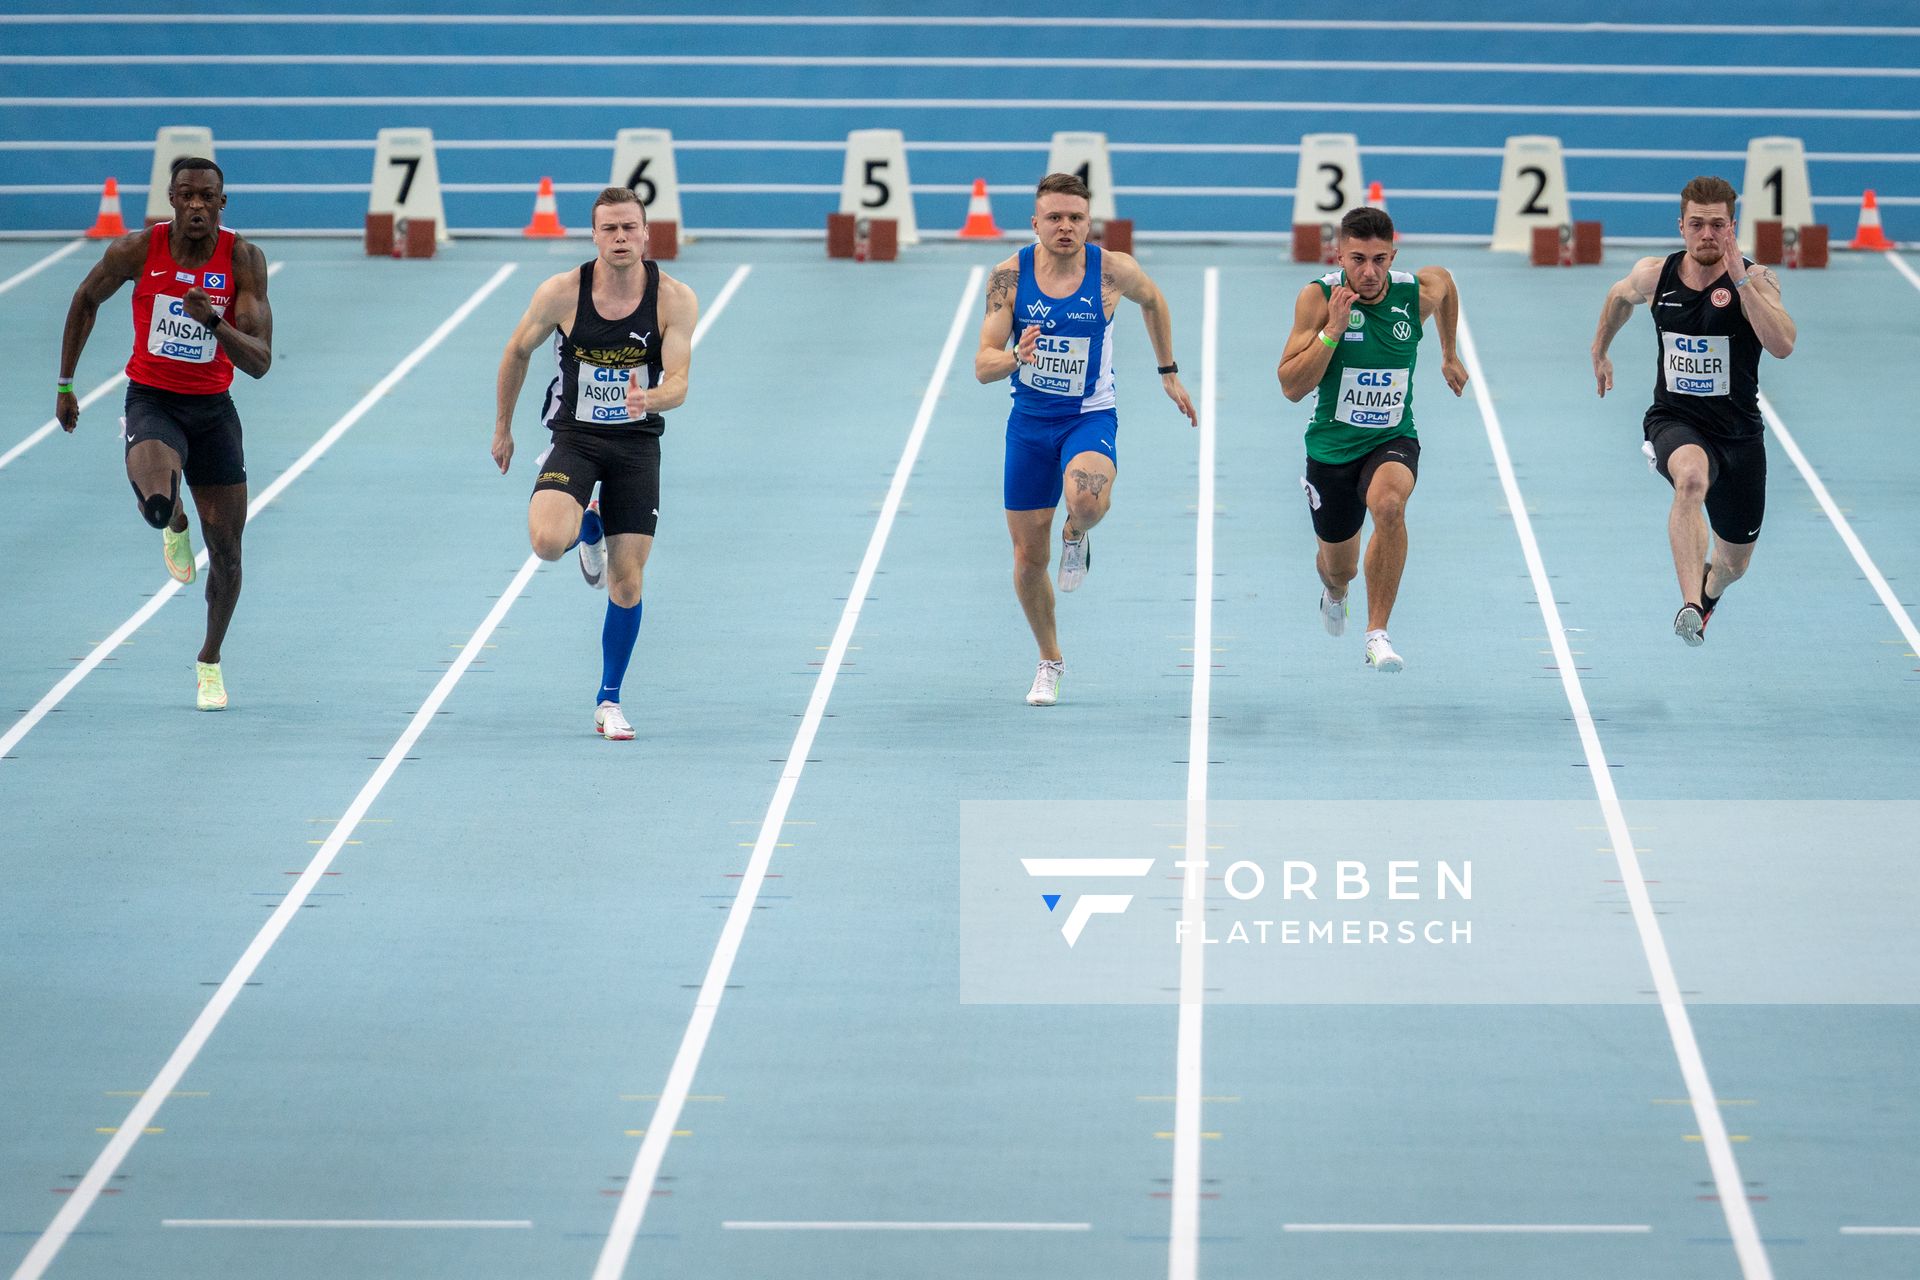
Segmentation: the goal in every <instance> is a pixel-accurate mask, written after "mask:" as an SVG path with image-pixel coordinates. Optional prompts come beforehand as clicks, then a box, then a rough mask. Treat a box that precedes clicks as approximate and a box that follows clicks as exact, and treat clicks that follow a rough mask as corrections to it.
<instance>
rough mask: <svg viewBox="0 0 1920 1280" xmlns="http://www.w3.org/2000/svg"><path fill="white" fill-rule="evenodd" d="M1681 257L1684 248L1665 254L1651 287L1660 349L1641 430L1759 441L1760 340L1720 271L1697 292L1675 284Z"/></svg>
mask: <svg viewBox="0 0 1920 1280" xmlns="http://www.w3.org/2000/svg"><path fill="white" fill-rule="evenodd" d="M1685 256H1686V251H1685V250H1682V251H1680V252H1679V253H1676V254H1672V255H1671V256H1669V257H1668V258H1667V260H1666V262H1665V264H1664V265H1662V266H1661V268H1660V283H1659V284H1658V285H1656V286H1654V291H1653V307H1652V310H1653V324H1654V328H1655V330H1656V331H1657V332H1658V335H1659V339H1660V345H1659V350H1658V352H1657V359H1656V361H1655V368H1656V372H1655V375H1654V382H1653V407H1652V408H1650V409H1648V410H1647V416H1646V421H1645V426H1646V428H1647V429H1648V430H1652V428H1653V426H1654V424H1655V423H1657V422H1674V421H1679V422H1684V423H1686V424H1688V425H1689V426H1693V427H1697V428H1699V429H1700V430H1701V431H1703V432H1706V433H1707V434H1709V435H1716V436H1727V437H1743V436H1757V435H1759V434H1760V433H1761V432H1762V431H1763V430H1765V428H1766V423H1765V421H1764V420H1763V419H1762V418H1761V416H1760V351H1761V346H1760V337H1759V335H1758V334H1756V333H1755V332H1754V331H1753V325H1752V324H1751V323H1749V322H1748V320H1747V313H1746V312H1745V311H1743V310H1741V309H1740V299H1739V298H1738V297H1737V296H1735V294H1734V289H1733V281H1732V280H1731V279H1729V278H1728V276H1727V273H1726V272H1724V271H1723V272H1721V273H1720V275H1719V276H1718V277H1716V278H1715V279H1714V281H1713V282H1712V283H1711V284H1709V285H1708V286H1707V287H1706V288H1705V289H1703V290H1693V289H1689V288H1688V287H1687V286H1686V285H1685V284H1683V283H1681V280H1680V260H1681V259H1682V258H1684V257H1685Z"/></svg>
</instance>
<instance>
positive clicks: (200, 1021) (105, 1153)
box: [13, 556, 540, 1280]
mask: <svg viewBox="0 0 1920 1280" xmlns="http://www.w3.org/2000/svg"><path fill="white" fill-rule="evenodd" d="M539 567H540V561H539V560H538V559H537V558H535V557H533V556H529V557H527V562H526V563H525V564H524V565H522V566H520V571H519V572H518V573H516V574H515V575H514V577H513V581H512V582H511V583H510V584H509V585H508V587H507V589H506V591H505V592H503V593H502V594H501V596H500V598H499V599H498V600H497V601H495V602H494V606H493V608H492V609H491V610H490V611H488V613H487V617H486V620H485V621H484V622H482V623H481V624H480V629H479V630H477V631H475V632H474V633H473V635H472V636H471V637H469V638H468V640H467V643H466V644H465V645H463V646H462V647H461V649H460V656H459V657H457V658H455V659H454V661H453V665H452V666H450V667H448V668H447V670H446V673H445V674H444V675H442V676H441V677H440V682H439V683H438V684H436V685H435V686H434V687H433V692H432V693H430V694H428V695H427V700H426V701H425V702H424V703H422V704H421V706H420V709H419V710H418V711H416V712H415V713H414V715H413V719H411V720H409V721H408V722H407V727H406V729H405V730H404V731H403V732H402V733H401V735H400V737H399V739H398V740H397V741H396V742H395V743H394V744H393V746H392V747H391V748H389V749H388V751H387V754H386V756H385V757H384V758H383V759H382V760H381V761H380V764H379V766H378V767H377V768H375V769H374V771H373V776H372V777H370V778H368V779H367V782H366V785H364V786H362V787H361V788H360V794H359V795H357V796H355V797H354V798H353V803H352V804H350V805H348V806H347V811H346V814H345V816H343V817H342V818H341V819H340V821H339V822H338V823H336V824H335V825H334V828H333V831H332V832H331V833H330V834H329V835H328V836H327V840H326V843H325V844H323V845H321V846H320V849H319V851H318V852H317V853H315V854H314V855H313V860H312V861H310V862H309V863H307V867H306V870H304V871H302V872H301V873H300V878H299V879H297V880H295V881H294V883H293V886H292V888H290V889H289V890H288V891H287V896H286V897H285V898H283V899H281V901H280V905H279V906H278V907H276V908H274V912H273V914H272V915H271V916H269V917H268V918H267V922H266V924H264V925H262V926H261V928H260V932H259V933H257V934H255V935H254V938H253V941H252V942H251V943H249V944H248V945H247V949H246V950H245V951H244V952H242V953H241V955H240V959H239V960H238V961H236V962H235V963H234V966H233V968H232V970H231V971H229V972H228V974H227V976H226V978H225V979H224V980H223V981H222V982H221V983H220V986H219V988H218V989H217V990H215V991H214V993H213V996H212V998H211V999H209V1000H208V1001H207V1004H206V1007H205V1008H204V1009H202V1010H201V1011H200V1016H199V1017H197V1018H195V1019H194V1021H193V1025H192V1026H191V1027H189V1028H188V1029H187V1034H186V1035H185V1036H184V1037H183V1038H182V1039H181V1041H180V1043H179V1044H178V1045H177V1046H175V1048H174V1050H173V1053H172V1054H171V1055H169V1056H168V1058H167V1061H166V1065H164V1066H162V1067H161V1068H160V1074H159V1075H157V1076H155V1077H154V1078H153V1083H152V1084H150V1085H148V1086H147V1088H146V1092H144V1093H142V1094H141V1095H140V1099H139V1101H137V1102H135V1103H134V1104H133V1109H132V1110H131V1111H129V1112H128V1113H127V1118H126V1119H125V1120H123V1121H122V1122H121V1123H120V1126H119V1128H118V1129H116V1130H115V1131H114V1134H113V1137H111V1138H110V1139H108V1140H107V1145H106V1148H105V1149H104V1150H102V1151H101V1153H100V1154H99V1156H97V1157H96V1158H95V1159H94V1162H93V1164H92V1166H91V1167H90V1168H88V1170H87V1172H86V1174H85V1176H83V1177H82V1178H81V1179H80V1183H79V1185H78V1186H76V1187H74V1189H73V1194H72V1195H70V1196H68V1197H67V1202H66V1203H65V1204H63V1205H61V1206H60V1212H59V1213H57V1214H55V1215H54V1219H53V1222H52V1223H51V1224H49V1225H48V1227H47V1229H46V1230H45V1231H44V1232H42V1233H41V1234H40V1238H39V1239H38V1240H36V1241H34V1245H33V1248H32V1249H30V1250H29V1251H28V1252H27V1256H26V1258H25V1260H24V1261H22V1262H21V1263H20V1266H19V1268H18V1269H17V1270H16V1271H15V1272H14V1273H13V1280H39V1277H41V1276H43V1275H45V1274H46V1270H47V1268H48V1267H49V1266H51V1265H52V1264H53V1260H54V1258H55V1257H56V1256H58V1254H59V1252H60V1249H61V1247H62V1246H63V1245H65V1244H66V1242H67V1238H68V1237H69V1236H71V1235H72V1234H73V1232H74V1229H75V1228H76V1227H78V1226H79V1225H80V1222H81V1220H82V1219H83V1218H85V1217H86V1215H87V1211H88V1210H89V1209H91V1208H92V1207H93V1204H94V1201H95V1200H97V1199H99V1197H100V1192H101V1191H102V1189H104V1188H105V1187H106V1185H107V1183H108V1181H110V1180H111V1179H112V1178H113V1176H114V1174H115V1173H116V1172H118V1171H119V1168H120V1165H121V1163H122V1162H123V1161H125V1160H126V1158H127V1154H128V1153H129V1152H130V1151H132V1150H133V1144H134V1143H135V1142H137V1141H138V1140H139V1138H140V1134H141V1132H142V1131H143V1130H145V1128H146V1127H147V1126H148V1125H150V1124H152V1123H153V1118H154V1116H155V1114H156V1113H158V1112H159V1110H160V1106H161V1104H162V1103H163V1102H165V1101H166V1099H167V1095H168V1094H170V1093H172V1092H173V1091H174V1090H175V1089H176V1088H178V1087H179V1084H180V1080H181V1077H183V1076H185V1075H186V1073H187V1069H188V1068H189V1067H191V1066H192V1065H193V1060H194V1059H195V1058H197V1057H198V1056H199V1055H200V1050H201V1049H203V1048H205V1047H206V1043H207V1041H208V1040H209V1039H210V1038H211V1037H212V1036H213V1033H214V1031H215V1030H216V1029H217V1028H218V1027H219V1025H220V1020H221V1019H222V1018H224V1017H226V1015H227V1010H228V1009H230V1008H231V1007H232V1006H233V1002H234V1000H235V999H236V998H237V997H238V996H239V994H240V992H241V991H242V990H244V989H245V987H246V984H247V983H248V982H249V981H251V980H252V978H253V975H254V973H255V971H256V970H258V969H259V967H260V964H261V962H262V961H263V960H265V959H266V957H267V952H268V951H269V950H271V949H272V947H273V944H274V943H276V942H278V941H279V940H280V935H281V934H283V933H285V932H286V929H287V926H288V925H290V924H292V923H293V920H294V918H295V917H296V916H298V915H299V914H300V908H301V907H302V906H303V905H304V904H305V903H306V900H307V897H308V895H309V894H311V893H312V892H313V890H314V887H315V886H316V885H318V884H319V883H320V879H321V877H322V876H324V875H325V874H326V871H327V868H328V867H329V866H331V865H332V864H333V860H334V857H335V856H336V855H337V854H338V853H339V852H340V850H341V849H343V848H344V847H346V843H347V840H348V838H349V837H350V836H352V835H353V833H354V831H355V830H356V829H357V828H358V827H359V825H360V820H361V819H362V818H364V817H366V815H367V810H368V809H370V808H372V807H373V802H374V800H375V799H376V798H377V797H378V796H379V795H380V793H381V791H383V790H384V789H385V788H386V785H387V783H388V781H389V780H390V779H391V778H392V777H393V775H394V773H395V771H397V770H398V769H399V767H400V762H401V760H402V759H404V758H405V756H406V754H407V753H408V752H409V751H410V750H412V749H413V746H414V744H415V743H416V742H418V741H419V739H420V735H421V734H422V733H424V732H426V729H427V726H428V725H430V724H432V723H433V718H434V715H435V713H436V712H438V711H439V709H440V704H441V703H443V702H445V701H446V700H447V695H448V694H450V693H452V692H453V686H454V685H455V684H457V683H459V680H460V677H461V676H463V675H465V674H466V673H467V668H468V667H470V666H472V665H473V660H474V659H475V658H477V657H478V656H479V655H480V653H481V650H482V649H483V648H484V647H485V646H486V642H487V641H488V639H490V638H491V637H492V635H493V632H494V628H496V627H498V626H499V625H500V621H501V619H503V618H505V617H506V615H507V610H508V609H509V608H511V607H512V605H513V602H514V601H515V600H516V599H517V598H519V595H520V593H521V592H522V591H524V590H526V586H527V583H528V582H529V581H531V580H532V578H533V573H534V570H535V569H537V568H539Z"/></svg>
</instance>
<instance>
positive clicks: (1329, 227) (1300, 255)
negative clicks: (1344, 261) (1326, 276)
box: [1293, 222, 1340, 262]
mask: <svg viewBox="0 0 1920 1280" xmlns="http://www.w3.org/2000/svg"><path fill="white" fill-rule="evenodd" d="M1339 232H1340V229H1339V228H1338V227H1336V226H1335V225H1334V224H1333V223H1331V222H1296V223H1294V224H1293V260H1294V261H1295V262H1338V261H1339V260H1340V254H1339V248H1338V246H1339Z"/></svg>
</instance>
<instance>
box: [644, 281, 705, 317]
mask: <svg viewBox="0 0 1920 1280" xmlns="http://www.w3.org/2000/svg"><path fill="white" fill-rule="evenodd" d="M654 306H655V308H656V309H657V310H658V312H659V314H660V319H661V322H662V323H663V324H667V325H674V324H684V323H685V322H686V320H687V318H688V317H690V316H692V315H694V314H696V313H697V312H698V311H699V310H700V299H699V298H698V297H696V296H695V294H694V292H693V286H692V285H690V284H688V283H687V282H686V281H684V280H676V279H674V278H673V277H672V276H670V275H668V274H667V273H666V272H664V271H662V272H661V273H660V292H659V296H658V297H657V299H656V300H655V302H654Z"/></svg>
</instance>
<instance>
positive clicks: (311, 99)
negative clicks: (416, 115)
mask: <svg viewBox="0 0 1920 1280" xmlns="http://www.w3.org/2000/svg"><path fill="white" fill-rule="evenodd" d="M1059 105H1060V103H1059V100H1058V99H1056V98H990V97H982V98H829V97H811V98H809V97H782V98H749V97H706V98H691V97H681V98H675V97H657V96H656V97H639V96H622V97H606V98H589V97H580V96H572V95H560V94H429V95H423V96H411V97H409V96H403V95H392V94H378V95H368V96H362V97H349V96H335V95H321V94H301V95H240V94H206V95H194V96H181V95H173V96H166V95H154V94H147V95H137V96H130V97H118V98H114V97H79V96H74V97H61V96H50V95H35V96H24V97H11V98H0V107H21V108H27V107H53V108H57V109H60V110H66V111H71V110H75V109H77V108H81V107H104V108H108V109H111V110H116V111H122V110H127V109H130V108H136V107H173V108H176V109H179V108H186V107H341V108H348V109H362V108H369V107H396V108H412V109H416V110H417V109H421V108H425V107H522V108H531V107H682V108H688V109H696V110H708V109H719V108H724V107H744V108H748V109H751V110H756V111H775V110H795V111H817V110H822V109H827V108H834V109H873V110H883V111H1004V110H1008V109H1018V110H1034V111H1039V110H1053V109H1057V108H1058V107H1059ZM1074 105H1075V106H1078V107H1083V108H1085V109H1087V110H1089V111H1151V112H1168V111H1205V112H1259V113H1262V114H1276V113H1285V114H1289V115H1292V114H1298V113H1301V112H1316V113H1327V112H1331V113H1333V114H1336V115H1362V114H1364V115H1417V116H1449V115H1470V116H1601V117H1610V116H1657V117H1659V118H1661V119H1663V120H1664V119H1669V118H1671V117H1672V116H1673V114H1674V113H1675V112H1676V111H1678V110H1681V109H1682V108H1678V107H1672V106H1665V105H1624V104H1613V105H1604V106H1602V105H1590V104H1570V103H1552V102H1380V101H1367V102H1310V101H1305V100H1302V101H1298V102H1279V101H1274V102H1267V101H1245V100H1236V99H1232V98H1216V99H1146V98H1099V99H1086V98H1083V99H1077V100H1076V101H1075V103H1074ZM1684 110H1685V111H1686V113H1687V114H1688V115H1689V116H1696V117H1712V118H1714V119H1734V120H1760V119H1765V120H1920V110H1911V109H1905V108H1895V107H1794V106H1782V105H1780V104H1778V103H1769V104H1766V105H1756V106H1739V107H1729V106H1688V107H1686V108H1684ZM280 234H282V235H284V234H285V232H284V231H283V232H281V233H280Z"/></svg>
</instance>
